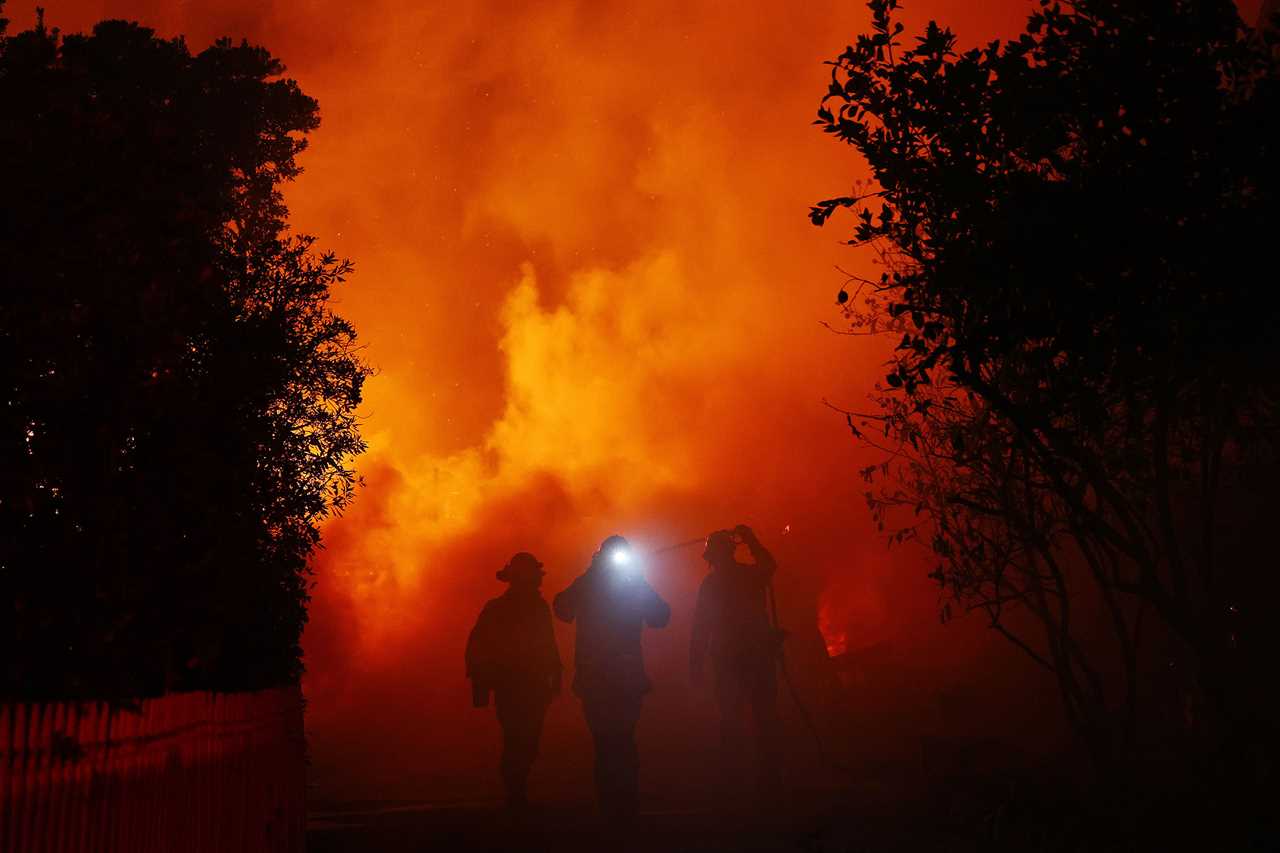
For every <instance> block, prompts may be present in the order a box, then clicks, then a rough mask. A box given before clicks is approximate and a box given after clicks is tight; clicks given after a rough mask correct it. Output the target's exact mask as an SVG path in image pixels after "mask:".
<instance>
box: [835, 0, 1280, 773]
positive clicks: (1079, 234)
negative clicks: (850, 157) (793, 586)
mask: <svg viewBox="0 0 1280 853" xmlns="http://www.w3.org/2000/svg"><path fill="white" fill-rule="evenodd" d="M868 6H869V7H870V9H871V10H872V19H873V27H872V32H871V33H870V34H867V35H863V36H861V37H859V39H858V41H857V43H856V44H855V45H853V46H851V47H849V48H847V49H846V50H845V51H844V52H843V53H842V54H841V55H840V56H839V57H838V58H837V59H836V60H835V61H834V62H832V63H831V65H832V66H833V67H832V78H831V85H830V87H829V90H828V92H827V95H826V97H825V98H824V99H823V101H822V106H821V108H820V109H819V111H818V120H817V122H816V124H819V125H821V126H822V128H823V130H824V131H826V132H828V133H830V134H832V135H834V136H835V137H836V138H837V139H840V140H842V141H844V142H847V143H849V144H850V145H853V146H854V147H855V148H856V149H857V150H858V151H859V152H860V153H861V154H862V155H863V156H864V157H865V158H866V160H867V162H868V163H869V164H870V166H871V168H872V171H873V174H874V183H873V184H872V185H870V186H868V187H865V188H859V189H858V190H855V192H854V193H853V194H851V195H849V196H842V197H838V198H832V199H828V200H825V201H822V202H819V203H818V204H817V205H815V206H814V207H813V209H812V211H811V219H812V220H813V222H814V223H815V224H818V225H822V224H823V223H825V222H826V221H827V219H828V218H829V217H830V216H831V215H832V214H833V213H835V212H836V211H838V210H840V209H842V208H849V209H851V210H852V211H853V213H854V215H855V217H856V224H855V226H854V236H853V239H852V240H850V244H851V245H854V246H864V247H868V248H869V249H870V250H871V251H873V252H875V253H876V254H877V259H878V261H879V262H881V263H882V264H883V265H884V272H883V274H882V275H880V276H879V277H878V278H872V279H869V280H862V279H859V278H856V277H855V278H852V279H851V280H850V282H849V283H848V284H847V285H846V288H853V289H854V290H853V292H852V293H850V290H849V289H846V290H842V291H841V294H840V302H841V303H842V304H844V305H845V306H846V310H847V312H848V316H849V318H850V321H851V323H852V328H851V329H850V331H851V333H878V332H880V333H884V332H887V333H889V334H892V335H893V336H894V340H896V341H897V347H896V349H895V351H894V358H893V361H892V368H891V371H890V373H889V374H888V375H887V376H886V377H885V380H884V383H883V384H882V385H881V386H880V387H879V389H878V391H877V393H876V395H875V396H874V397H873V407H872V409H871V410H870V411H867V412H862V413H852V412H851V413H849V425H850V427H851V428H852V429H853V430H854V431H855V433H856V434H858V435H860V436H862V437H863V438H865V439H867V440H870V441H873V442H876V443H877V444H881V445H882V446H883V447H884V449H885V450H886V451H887V456H886V459H885V461H884V463H883V464H882V465H877V466H872V467H871V468H868V469H867V471H866V472H864V473H865V475H866V477H867V479H868V480H869V481H872V482H876V483H879V484H880V486H879V488H878V489H876V490H873V491H869V492H868V493H867V498H868V501H869V503H870V505H871V507H872V509H873V511H874V512H875V513H876V516H877V518H878V519H879V520H880V522H881V523H882V525H883V524H888V525H889V526H890V528H891V530H890V533H891V535H893V536H894V538H895V540H899V541H900V540H903V539H909V538H913V537H920V538H922V539H923V540H924V541H925V542H927V543H928V544H929V545H931V547H932V549H933V551H934V553H935V554H936V556H937V557H938V569H937V571H936V574H935V578H936V579H937V580H938V581H939V583H940V585H941V587H942V589H943V592H944V604H943V606H944V615H949V614H950V612H951V609H952V607H953V605H955V606H958V607H961V608H964V609H969V610H972V609H978V610H981V611H984V612H985V613H986V614H987V615H988V617H989V618H990V620H991V624H992V625H993V627H996V628H997V629H999V630H1002V631H1005V632H1006V633H1007V634H1008V635H1009V637H1010V639H1012V640H1014V641H1015V642H1017V643H1018V645H1019V646H1021V647H1022V648H1023V649H1024V650H1025V651H1027V652H1028V653H1029V654H1031V655H1032V656H1033V657H1034V658H1035V659H1036V660H1037V661H1038V662H1040V663H1042V664H1043V665H1044V666H1046V667H1047V668H1048V669H1050V670H1052V671H1053V672H1054V673H1055V675H1056V676H1057V679H1058V682H1059V686H1060V687H1061V689H1062V693H1063V701H1064V707H1065V708H1066V711H1067V714H1068V717H1069V718H1070V719H1071V721H1072V722H1073V723H1074V724H1075V725H1076V727H1077V730H1079V731H1080V732H1081V733H1082V734H1083V735H1084V736H1085V741H1086V744H1087V745H1089V746H1090V748H1091V750H1092V751H1093V754H1094V757H1095V758H1097V759H1098V760H1099V761H1100V762H1101V763H1102V764H1104V765H1105V764H1106V763H1107V762H1108V761H1109V760H1111V759H1113V758H1114V757H1115V755H1116V754H1117V753H1118V752H1124V751H1126V750H1129V749H1132V748H1133V742H1134V738H1135V728H1136V726H1137V725H1138V722H1137V721H1138V719H1139V711H1138V705H1139V703H1140V700H1141V699H1142V693H1143V690H1144V689H1146V688H1147V687H1149V686H1150V684H1149V683H1148V682H1147V681H1146V680H1144V679H1146V676H1145V675H1144V673H1148V674H1149V670H1147V669H1144V662H1143V654H1144V649H1143V647H1142V641H1143V636H1142V628H1141V625H1142V618H1143V617H1142V615H1141V614H1142V613H1144V612H1145V613H1146V614H1147V616H1146V618H1147V621H1148V628H1147V635H1146V637H1147V642H1148V648H1149V647H1150V640H1151V638H1152V637H1153V636H1158V635H1160V634H1161V631H1160V630H1157V629H1153V628H1152V627H1151V626H1152V624H1155V625H1156V626H1157V628H1159V629H1162V631H1163V635H1165V636H1169V637H1172V638H1173V639H1174V640H1175V641H1176V642H1175V644H1174V647H1173V648H1172V649H1170V650H1165V649H1162V650H1161V651H1160V652H1157V653H1155V656H1156V657H1159V658H1160V659H1159V660H1158V661H1157V663H1158V664H1159V665H1160V666H1164V667H1165V668H1166V670H1167V669H1168V667H1171V666H1174V665H1175V664H1176V666H1177V667H1179V670H1178V672H1179V673H1182V672H1184V671H1185V672H1186V673H1187V675H1186V676H1180V677H1185V679H1186V681H1187V685H1186V689H1187V690H1188V691H1190V693H1192V694H1194V697H1193V698H1194V702H1192V703H1191V705H1190V706H1188V707H1194V708H1195V709H1196V710H1195V712H1194V713H1193V714H1190V718H1189V719H1188V720H1186V721H1183V722H1185V724H1186V725H1187V726H1189V727H1192V728H1197V729H1204V730H1208V729H1212V730H1213V732H1214V734H1215V736H1221V737H1225V736H1227V733H1228V732H1229V731H1230V730H1231V728H1232V725H1233V724H1241V725H1243V723H1244V721H1246V720H1253V721H1254V722H1256V721H1257V720H1258V719H1260V718H1271V719H1273V717H1270V716H1269V715H1273V714H1274V710H1275V709H1274V705H1271V706H1270V707H1268V702H1267V697H1268V696H1269V695H1270V690H1271V688H1270V685H1269V684H1268V683H1266V682H1267V681H1268V679H1266V678H1265V677H1263V676H1261V673H1262V672H1265V671H1266V669H1267V668H1269V666H1270V665H1271V664H1270V662H1271V661H1272V660H1273V658H1272V656H1271V655H1272V651H1273V650H1274V636H1275V632H1274V629H1273V628H1271V627H1268V625H1267V623H1268V621H1269V620H1270V611H1269V607H1270V606H1271V600H1270V599H1268V598H1267V596H1269V595H1271V594H1272V593H1274V591H1275V580H1274V578H1273V577H1272V572H1271V571H1270V570H1269V563H1270V562H1273V559H1274V558H1272V557H1270V556H1269V550H1270V549H1269V547H1268V546H1269V537H1266V536H1263V535H1260V532H1261V531H1262V530H1263V526H1264V524H1265V521H1264V518H1265V516H1267V515H1270V514H1271V513H1272V512H1274V507H1272V506H1267V505H1263V506H1258V505H1251V503H1250V501H1249V500H1248V499H1247V498H1248V496H1249V495H1252V494H1259V493H1263V492H1260V491H1258V490H1259V489H1262V490H1264V491H1265V487H1266V485H1267V484H1265V483H1261V484H1260V483H1259V480H1260V479H1261V478H1259V477H1258V476H1257V475H1258V472H1260V471H1264V470H1265V471H1270V472H1272V473H1274V471H1275V466H1274V462H1275V440H1276V438H1277V427H1278V426H1280V421H1277V417H1276V415H1277V411H1276V404H1277V391H1278V390H1280V388H1278V387H1277V382H1278V380H1280V370H1278V368H1280V361H1278V359H1277V350H1276V347H1275V344H1274V337H1275V329H1276V327H1277V320H1280V317H1278V316H1277V309H1276V306H1277V305H1278V304H1280V301H1277V300H1275V299H1274V296H1273V295H1272V294H1271V291H1272V290H1273V289H1274V286H1275V278H1276V277H1275V272H1274V269H1275V260H1274V247H1273V245H1272V243H1271V240H1273V239H1274V235H1275V233H1276V225H1277V217H1276V201H1277V197H1276V190H1277V186H1276V179H1275V175H1276V174H1277V171H1276V169H1275V162H1276V158H1277V144H1278V142H1280V135H1278V133H1277V131H1280V97H1278V95H1280V88H1278V87H1280V66H1278V65H1277V61H1276V59H1275V54H1274V53H1273V50H1272V44H1271V43H1270V40H1271V39H1274V31H1272V32H1270V33H1258V32H1255V31H1253V30H1251V29H1250V28H1248V27H1247V26H1245V25H1244V24H1243V22H1242V21H1241V20H1240V18H1239V16H1238V13H1237V10H1236V7H1235V4H1234V3H1233V2H1232V0H1172V2H1166V3H1133V2H1124V0H1077V2H1063V3H1052V4H1050V3H1048V2H1040V3H1039V4H1038V8H1036V9H1035V11H1034V13H1033V14H1031V15H1030V17H1029V20H1028V24H1027V27H1026V32H1025V33H1023V34H1022V35H1021V36H1020V37H1019V38H1017V39H1015V40H1013V41H1009V42H1003V43H1002V42H992V43H990V44H988V45H985V46H983V47H979V48H975V49H972V50H968V51H963V52H961V51H959V50H958V49H957V47H956V37H955V36H954V35H953V34H952V32H951V31H950V30H948V29H945V28H943V27H940V26H939V25H937V24H936V23H930V24H929V25H928V27H927V28H926V30H925V31H924V33H923V34H922V35H921V36H919V37H916V38H914V39H911V40H910V42H909V46H906V47H904V45H903V43H902V39H901V33H902V31H903V27H902V25H901V24H899V23H897V22H895V21H894V20H893V12H894V11H895V10H896V9H897V8H898V6H899V4H898V2H896V0H873V2H870V3H869V4H868ZM1242 496H1243V497H1242ZM899 507H900V508H904V509H906V510H907V511H908V512H912V513H914V514H915V517H916V518H915V520H908V521H907V522H906V523H905V525H904V526H902V527H899V528H897V529H892V528H893V525H894V522H893V521H892V519H891V516H892V513H891V512H890V511H891V510H893V509H894V508H899ZM1241 513H1245V514H1251V515H1253V516H1254V518H1252V519H1246V520H1245V522H1244V523H1239V522H1240V521H1241V520H1240V519H1239V518H1238V516H1239V514H1241ZM1229 515H1230V516H1237V517H1228V516H1229ZM1248 536H1251V537H1253V538H1252V540H1251V541H1248V542H1245V541H1241V537H1248ZM1014 613H1020V614H1023V615H1024V616H1025V615H1027V614H1029V615H1030V616H1031V618H1030V619H1029V620H1026V619H1024V620H1022V621H1018V619H1017V618H1012V617H1011V614H1014ZM1028 626H1038V633H1027V631H1028V630H1029V628H1028ZM1153 631H1155V634H1153ZM1103 632H1105V633H1108V634H1110V644H1109V645H1107V644H1100V643H1098V642H1094V640H1096V639H1097V638H1096V637H1094V636H1091V635H1093V634H1098V633H1103ZM1189 701H1190V700H1189ZM1250 732H1251V734H1250V735H1248V736H1247V737H1252V736H1253V735H1254V734H1256V729H1250ZM1215 742H1220V741H1215Z"/></svg>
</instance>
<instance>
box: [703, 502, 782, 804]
mask: <svg viewBox="0 0 1280 853" xmlns="http://www.w3.org/2000/svg"><path fill="white" fill-rule="evenodd" d="M739 544H742V545H745V546H746V548H747V550H748V551H749V552H750V554H751V559H752V562H751V563H739V562H738V560H737V558H736V551H737V547H738V545H739ZM702 558H703V559H704V560H706V561H707V563H708V565H709V566H710V569H711V572H710V574H708V575H707V577H706V578H705V579H704V580H703V582H702V586H701V587H699V589H698V600H697V605H696V607H695V609H694V615H693V633H692V637H691V641H690V648H689V670H690V677H691V680H692V681H693V682H694V683H695V684H699V683H701V682H702V681H703V673H704V669H705V666H706V661H707V658H710V662H711V668H712V671H713V673H712V674H713V678H714V688H715V696H716V702H717V704H718V705H719V710H720V748H721V761H722V767H723V768H724V770H725V773H726V775H727V776H729V777H731V778H732V777H737V776H738V775H739V774H738V773H737V768H736V767H734V765H735V763H736V762H735V758H736V757H737V756H738V755H740V754H741V752H742V750H741V742H742V741H743V739H744V735H745V723H746V719H745V718H746V712H747V710H748V708H749V709H750V711H751V717H752V718H753V722H754V723H755V735H756V781H757V789H758V791H759V792H760V793H761V794H763V795H769V794H771V793H773V792H775V791H776V790H777V788H778V784H779V764H780V747H779V743H778V729H779V725H778V675H777V666H778V656H779V655H780V653H781V649H782V639H783V636H784V634H783V632H782V631H780V630H779V629H778V628H777V626H776V625H775V624H774V622H773V620H772V619H771V618H770V615H769V613H770V611H769V604H768V598H769V596H770V595H771V594H772V584H773V575H774V572H775V571H776V570H777V567H778V566H777V562H776V561H775V560H774V559H773V555H772V554H770V553H769V551H768V549H766V548H765V547H764V545H762V544H760V540H759V539H757V538H756V535H755V532H754V531H752V529H751V528H750V527H748V526H746V525H745V524H739V525H738V526H737V527H735V528H734V529H733V530H717V531H715V532H713V533H711V534H710V535H708V536H707V539H706V546H705V548H704V549H703V552H702Z"/></svg>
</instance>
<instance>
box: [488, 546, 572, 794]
mask: <svg viewBox="0 0 1280 853" xmlns="http://www.w3.org/2000/svg"><path fill="white" fill-rule="evenodd" d="M545 575H546V572H544V571H542V563H541V562H539V561H538V558H537V557H535V556H533V555H532V554H530V553H529V552H528V551H520V552H519V553H517V554H515V555H514V556H513V557H512V558H511V559H510V560H508V561H507V564H506V565H505V566H503V567H502V569H501V570H499V571H498V573H497V575H496V577H497V579H498V580H500V581H502V582H503V583H507V584H510V587H508V589H507V591H506V592H505V593H504V594H502V595H500V596H498V597H497V598H495V599H492V600H491V601H489V602H488V603H487V604H486V605H485V606H484V609H483V610H482V611H481V612H480V617H479V618H478V619H477V620H476V625H475V627H474V628H473V629H472V630H471V635H470V637H468V638H467V653H466V659H467V677H468V678H470V679H471V686H472V702H473V704H475V705H476V707H484V706H486V705H488V704H489V695H490V693H492V694H493V697H494V705H495V707H496V710H497V717H498V722H499V724H500V725H501V726H502V762H501V770H502V781H503V785H504V787H505V788H506V793H507V804H508V806H509V807H511V808H514V809H521V808H523V807H524V806H525V804H526V802H527V791H526V787H527V784H528V778H529V772H530V770H532V768H533V763H534V760H535V759H536V758H537V755H538V742H539V741H540V740H541V737H542V723H543V719H544V718H545V717H546V713H547V705H548V704H549V702H550V701H551V697H552V696H554V695H555V694H557V693H559V692H560V673H561V666H560V652H559V650H558V649H557V647H556V638H555V631H554V630H553V628H552V625H551V610H550V608H548V607H547V602H546V601H545V600H544V599H543V597H542V594H541V593H540V592H539V591H538V587H540V586H541V585H542V578H543V577H544V576H545Z"/></svg>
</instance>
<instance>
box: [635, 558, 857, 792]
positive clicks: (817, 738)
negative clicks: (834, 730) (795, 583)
mask: <svg viewBox="0 0 1280 853" xmlns="http://www.w3.org/2000/svg"><path fill="white" fill-rule="evenodd" d="M705 541H706V539H705V537H701V536H700V537H698V538H697V539H687V540H685V541H684V542H677V543H676V544H674V545H667V546H664V547H662V548H658V549H657V550H655V551H651V552H650V554H651V556H655V557H656V556H658V555H659V554H667V553H670V552H671V551H679V550H682V549H684V548H689V547H692V546H693V545H701V544H702V543H703V542H705ZM765 598H766V600H767V603H768V607H769V626H770V628H771V629H772V631H773V635H774V636H775V637H777V638H778V642H777V644H776V646H774V649H775V650H774V652H773V653H774V655H775V656H776V662H777V666H778V672H779V673H781V675H782V682H783V683H784V684H786V685H787V693H788V694H789V695H790V696H791V701H792V702H793V703H794V704H795V706H796V711H797V712H798V713H799V715H800V720H801V722H802V723H804V727H805V730H806V731H808V733H809V736H810V737H811V738H813V744H814V747H815V748H816V750H817V753H818V761H819V762H820V763H821V764H822V765H823V766H826V767H832V768H835V769H844V768H842V767H839V766H838V765H835V764H833V763H832V762H831V760H830V756H829V755H828V754H827V749H826V746H825V744H824V743H823V740H822V733H821V732H819V731H818V726H817V724H816V723H814V721H813V715H812V714H810V713H809V708H808V706H807V705H805V703H804V700H803V699H802V698H801V697H800V691H799V689H798V688H797V687H796V684H795V681H793V680H792V678H791V673H790V671H789V670H788V669H787V652H786V647H785V640H786V637H787V631H786V630H784V629H783V628H782V626H781V625H780V624H779V622H778V598H777V596H776V595H775V594H774V591H773V581H772V580H771V581H769V583H768V584H766V586H765Z"/></svg>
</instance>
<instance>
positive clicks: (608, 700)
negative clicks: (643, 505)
mask: <svg viewBox="0 0 1280 853" xmlns="http://www.w3.org/2000/svg"><path fill="white" fill-rule="evenodd" d="M552 609H553V610H554V611H555V614H556V616H557V617H559V618H560V619H562V620H564V621H565V622H573V623H575V624H576V626H577V636H576V638H575V642H574V674H573V692H574V693H576V694H578V696H579V698H581V700H582V710H583V714H584V715H585V716H586V718H587V727H588V728H589V729H590V730H591V737H592V739H593V740H594V742H595V749H596V763H595V782H596V794H597V797H598V799H599V803H600V809H601V811H602V812H603V813H604V814H605V816H606V817H607V818H609V819H610V820H613V821H615V822H619V823H623V822H626V821H629V820H630V819H631V818H633V817H634V816H635V813H636V805H637V802H636V801H637V795H638V793H639V769H640V767H639V755H638V753H637V750H636V740H635V730H636V723H637V722H639V719H640V707H641V705H642V704H643V701H644V695H645V694H646V693H648V692H649V691H650V690H651V689H652V684H651V683H650V681H649V677H648V675H646V674H645V670H644V654H643V652H642V650H641V647H640V634H641V631H642V630H643V629H644V626H646V625H647V626H649V627H650V628H662V627H664V626H665V625H666V624H667V622H668V621H669V620H670V618H671V608H670V607H669V606H668V605H667V603H666V602H665V601H663V600H662V597H661V596H659V595H658V593H657V592H655V591H654V589H653V587H651V586H649V583H648V582H647V581H646V580H645V578H644V574H643V572H641V570H640V565H639V557H638V555H637V554H635V552H634V551H632V549H631V546H630V544H629V543H628V542H627V540H626V539H624V538H622V537H621V536H610V537H609V538H608V539H605V540H604V542H603V543H601V545H600V549H599V550H598V551H596V552H595V554H593V555H592V558H591V565H590V566H588V567H587V570H586V571H585V572H583V573H582V574H581V575H579V576H578V577H577V578H576V579H575V580H574V582H573V583H572V584H570V586H569V588H568V589H566V590H565V591H564V592H562V593H560V594H559V595H557V596H556V597H555V600H554V601H553V602H552Z"/></svg>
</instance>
